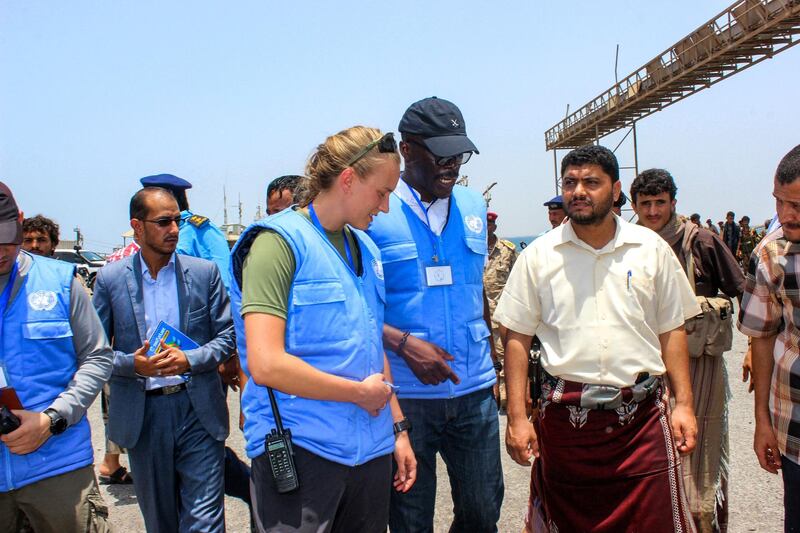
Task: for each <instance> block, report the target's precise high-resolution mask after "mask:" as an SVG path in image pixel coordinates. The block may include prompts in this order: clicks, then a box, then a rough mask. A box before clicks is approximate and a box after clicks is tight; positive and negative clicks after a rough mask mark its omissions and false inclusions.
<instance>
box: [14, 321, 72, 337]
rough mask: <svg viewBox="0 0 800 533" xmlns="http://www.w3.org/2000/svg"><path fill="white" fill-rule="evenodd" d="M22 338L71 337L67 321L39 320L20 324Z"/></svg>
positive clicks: (70, 329)
mask: <svg viewBox="0 0 800 533" xmlns="http://www.w3.org/2000/svg"><path fill="white" fill-rule="evenodd" d="M22 336H23V337H25V338H26V339H33V340H40V339H63V338H64V337H72V328H71V327H70V325H69V320H40V321H37V322H25V323H24V324H22Z"/></svg>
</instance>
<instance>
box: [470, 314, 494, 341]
mask: <svg viewBox="0 0 800 533" xmlns="http://www.w3.org/2000/svg"><path fill="white" fill-rule="evenodd" d="M467 327H468V328H469V334H470V336H471V337H472V340H473V341H474V342H480V341H481V340H482V339H485V338H486V337H488V336H489V335H491V332H490V331H489V328H488V327H486V322H485V321H484V320H483V319H480V320H473V321H472V322H470V323H468V324H467Z"/></svg>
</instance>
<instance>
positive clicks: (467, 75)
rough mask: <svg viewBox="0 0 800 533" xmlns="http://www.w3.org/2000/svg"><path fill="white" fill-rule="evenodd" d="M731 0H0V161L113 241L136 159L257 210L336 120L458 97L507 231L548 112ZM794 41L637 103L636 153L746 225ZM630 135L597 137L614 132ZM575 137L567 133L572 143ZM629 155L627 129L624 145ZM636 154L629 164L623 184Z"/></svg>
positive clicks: (475, 182)
mask: <svg viewBox="0 0 800 533" xmlns="http://www.w3.org/2000/svg"><path fill="white" fill-rule="evenodd" d="M728 5H729V2H727V1H712V0H709V1H706V2H694V1H689V0H675V1H673V2H669V3H668V5H666V4H665V3H655V2H637V1H632V0H631V1H625V0H622V1H616V2H592V1H567V0H564V1H559V2H542V1H537V2H533V1H530V0H519V1H514V0H511V1H507V2H477V1H468V0H462V1H451V0H439V1H435V2H433V1H430V0H428V1H417V0H407V1H405V2H349V1H337V2H325V1H321V0H319V1H296V2H266V1H263V0H262V1H255V0H240V1H237V2H222V1H216V2H212V1H203V0H192V1H183V0H173V1H169V2H164V1H163V0H156V1H151V0H136V1H132V0H115V1H114V2H108V1H104V0H94V1H88V0H71V1H70V2H55V1H41V0H4V2H3V5H2V8H0V124H1V125H2V127H0V180H2V181H5V182H6V183H7V184H8V185H9V186H10V187H11V189H12V190H13V192H14V194H15V196H16V199H17V202H18V203H19V205H20V207H21V209H23V211H25V213H26V215H28V216H32V215H34V214H36V213H42V214H44V215H45V216H48V217H51V218H53V219H55V220H56V221H57V222H58V223H59V224H60V225H61V238H62V239H72V238H74V232H73V228H75V227H80V228H81V231H82V232H83V234H84V238H85V244H84V246H85V247H86V248H87V249H93V250H98V251H110V250H111V249H112V248H113V247H115V246H119V245H121V244H122V238H121V237H120V235H121V233H123V232H125V231H126V230H128V229H129V223H128V203H129V200H130V197H131V195H132V194H133V193H134V192H135V191H136V190H137V189H138V188H139V181H138V180H139V178H140V177H142V176H146V175H150V174H158V173H171V174H175V175H177V176H180V177H183V178H185V179H187V180H189V181H190V182H192V183H193V185H194V188H193V189H191V190H190V191H189V201H190V203H191V207H192V210H193V211H194V212H196V213H199V214H202V215H205V216H208V217H210V218H211V219H212V220H213V221H214V222H216V223H217V224H222V222H223V203H224V202H223V197H222V192H223V187H225V189H226V190H227V194H228V213H229V221H230V222H236V221H237V218H238V212H237V211H238V210H237V207H236V203H237V201H238V198H239V197H241V201H242V204H243V212H244V216H243V222H244V223H245V224H247V223H249V222H251V221H252V220H253V216H254V214H255V212H256V207H257V204H258V203H260V204H261V206H262V209H263V208H264V192H265V189H266V186H267V184H268V183H269V181H270V180H271V179H273V178H275V177H277V176H280V175H283V174H294V173H302V172H303V168H304V165H305V162H306V160H307V158H308V156H309V155H310V154H311V153H312V151H313V150H314V148H315V147H316V145H317V144H319V143H320V142H322V141H323V140H324V139H325V137H326V136H328V135H331V134H333V133H335V132H337V131H339V130H342V129H344V128H347V127H349V126H352V125H356V124H363V125H368V126H374V127H378V128H381V129H382V130H384V131H396V129H397V124H398V122H399V120H400V117H401V116H402V114H403V112H404V111H405V109H406V108H407V107H408V106H409V105H410V104H411V103H413V102H415V101H417V100H419V99H422V98H425V97H428V96H434V95H435V96H439V97H441V98H446V99H448V100H451V101H452V102H455V103H456V104H457V105H458V106H459V107H460V108H461V110H462V112H463V114H464V119H465V122H466V127H467V133H468V135H469V137H470V139H472V140H473V141H474V142H475V144H476V145H477V147H478V148H479V150H480V155H477V156H475V157H473V158H472V159H471V160H470V161H469V163H468V164H466V165H464V166H463V167H462V168H461V173H462V175H468V176H469V178H470V179H469V181H470V186H471V187H474V188H475V189H477V190H479V191H483V189H484V188H485V187H486V186H487V185H488V184H489V183H491V182H495V181H496V182H498V185H497V186H496V187H495V188H494V189H493V190H492V203H491V209H492V210H493V211H496V212H497V213H498V214H499V215H500V216H499V219H498V225H499V229H498V232H499V233H500V235H501V236H519V235H531V234H536V233H539V232H540V231H542V230H544V229H546V228H547V227H548V224H547V214H546V208H544V207H543V206H542V203H543V202H544V201H546V200H548V199H549V198H551V197H552V196H553V195H554V194H555V189H554V168H553V154H552V152H547V151H546V150H545V145H544V132H545V130H547V129H548V128H550V127H551V126H553V125H554V124H556V123H557V122H558V121H559V120H561V119H562V118H563V117H564V114H565V111H566V108H567V105H569V106H570V109H571V110H573V111H574V110H576V109H578V108H579V107H580V106H582V105H583V104H585V103H587V102H588V101H589V100H591V99H592V98H594V97H595V96H597V95H598V94H600V93H601V92H603V91H605V90H606V89H607V88H609V87H610V86H611V85H612V84H613V83H614V55H615V48H616V46H617V45H619V47H620V53H619V67H618V72H619V77H620V79H622V78H623V77H624V76H626V75H627V74H629V73H630V72H632V71H633V70H634V69H637V68H638V67H640V66H641V65H643V64H645V63H646V62H648V61H649V60H650V59H652V58H653V57H655V56H656V55H658V54H660V53H661V52H662V51H663V50H665V49H666V48H667V47H668V46H670V45H672V44H674V43H675V42H676V41H678V40H679V39H680V38H682V37H683V36H685V35H686V34H688V33H690V32H691V31H692V30H694V29H695V28H696V27H698V26H699V25H700V24H702V23H704V22H705V21H706V20H707V19H709V18H711V17H713V16H715V15H717V13H719V12H720V11H722V10H723V9H725V8H726V7H727V6H728ZM798 82H800V46H797V47H794V48H791V49H789V50H787V51H785V52H782V53H780V54H778V55H776V56H775V57H774V58H772V59H769V60H767V61H764V62H762V63H761V64H759V65H756V66H754V67H752V68H751V69H748V70H746V71H744V72H742V73H740V74H737V75H735V76H733V77H732V78H730V79H727V80H724V81H722V82H720V83H719V84H717V85H715V86H713V87H711V88H710V89H707V90H704V91H702V92H700V93H698V94H696V95H693V96H691V97H689V98H688V99H686V100H684V101H682V102H679V103H677V104H675V105H673V106H671V107H669V108H667V109H665V110H663V111H661V112H659V113H656V114H654V115H651V116H650V117H647V118H645V119H643V120H642V121H640V122H639V124H638V126H637V133H638V145H639V168H640V169H645V168H650V167H661V168H666V169H668V170H670V171H671V172H672V174H673V176H675V179H676V182H677V185H678V210H679V211H680V212H682V213H687V214H689V213H693V212H698V213H700V214H701V216H702V218H703V220H705V219H706V218H707V217H711V218H713V219H714V220H722V219H723V218H724V214H725V212H726V211H728V210H733V211H735V212H736V214H737V219H738V217H739V216H741V215H745V214H747V215H749V216H750V217H751V219H752V220H753V224H754V225H755V224H756V223H758V222H760V221H762V220H763V219H764V218H767V217H769V216H771V214H772V213H773V211H774V201H773V200H772V197H771V191H772V176H773V175H774V172H775V168H776V166H777V164H778V161H779V160H780V158H781V157H782V156H783V155H784V154H785V153H786V152H788V151H789V150H790V149H791V148H792V147H793V146H795V145H796V144H797V143H798V142H800V136H798V135H797V122H798V118H800V117H798V107H797V87H798V85H800V83H798ZM620 138H621V134H615V135H612V136H609V137H608V138H605V139H603V140H602V141H601V143H602V144H605V145H607V146H609V147H611V148H613V147H614V146H616V144H617V142H618V141H619V139H620ZM564 154H565V152H559V159H560V157H562V156H563V155H564ZM617 156H618V158H619V160H620V164H621V165H622V166H629V165H632V164H633V148H632V145H631V143H630V137H629V138H628V140H627V141H626V142H625V143H623V144H622V145H621V146H620V148H619V149H618V150H617ZM633 177H634V176H633V173H632V172H631V171H623V173H622V180H623V188H624V189H625V190H628V188H629V186H630V182H631V180H632V179H633Z"/></svg>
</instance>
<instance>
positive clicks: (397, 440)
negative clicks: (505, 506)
mask: <svg viewBox="0 0 800 533" xmlns="http://www.w3.org/2000/svg"><path fill="white" fill-rule="evenodd" d="M306 174H307V176H308V185H307V186H308V188H309V194H308V200H307V205H305V206H304V207H294V208H293V209H286V210H284V211H282V212H280V213H278V214H275V215H273V216H271V217H268V218H266V219H264V220H261V221H259V222H256V223H255V224H253V225H252V226H251V227H250V228H248V229H247V230H246V231H245V232H244V233H243V234H242V236H241V238H240V239H239V242H238V243H237V245H236V247H235V248H234V250H233V253H232V256H231V269H232V274H233V283H232V285H233V286H232V288H231V300H232V303H233V305H234V316H235V318H236V331H237V338H238V343H239V353H240V356H241V357H242V363H243V367H244V369H245V372H246V373H247V374H248V377H250V378H251V379H250V381H249V382H248V383H247V385H246V387H245V390H244V394H243V397H242V409H243V411H244V414H245V420H246V422H245V428H244V431H245V438H246V440H247V454H248V455H249V456H250V457H251V458H252V460H253V466H252V481H251V492H252V495H253V507H254V514H255V518H256V524H257V526H258V529H259V531H262V532H266V531H275V530H278V529H280V530H283V528H287V527H288V528H296V529H302V530H304V531H330V532H351V531H359V532H376V533H377V532H379V531H380V532H383V531H386V526H387V522H388V516H389V499H390V494H391V491H392V487H394V490H398V491H401V492H405V491H407V490H408V489H410V488H411V486H412V485H413V483H414V481H415V479H416V459H415V457H414V453H413V451H412V450H411V445H410V441H409V439H408V434H407V431H408V424H407V421H406V420H405V419H404V418H403V414H402V412H401V410H400V405H399V404H398V402H397V399H396V397H395V396H394V394H393V385H392V378H391V373H390V370H389V364H388V362H387V360H386V355H385V354H384V351H383V343H382V339H381V337H382V329H383V309H384V304H385V298H386V296H385V288H384V282H383V268H382V265H381V260H380V253H379V251H378V249H377V247H376V246H375V245H374V244H373V242H372V240H371V239H370V238H369V237H368V236H367V235H366V234H365V233H364V232H363V230H366V229H367V227H368V226H369V224H370V222H371V221H372V219H373V217H375V216H376V215H377V214H378V213H379V212H386V211H388V208H389V194H390V193H391V192H392V190H394V188H395V186H396V185H397V181H398V178H399V175H400V158H399V154H398V152H397V144H396V143H395V140H394V138H393V136H392V134H386V135H383V134H382V133H381V132H380V131H379V130H376V129H372V128H366V127H363V126H355V127H352V128H349V129H347V130H344V131H341V132H339V133H337V134H336V135H332V136H331V137H328V138H327V139H326V140H325V142H324V143H322V144H320V145H319V146H318V147H317V150H316V152H315V153H314V154H313V155H312V156H311V158H310V159H309V162H308V165H307V166H306ZM267 387H271V388H272V389H273V390H274V393H275V397H276V405H277V408H278V411H279V413H280V418H281V419H282V422H283V426H284V427H285V428H286V429H287V430H290V431H291V442H292V447H293V450H294V455H293V459H294V463H295V469H296V472H297V476H296V478H297V480H298V481H299V487H298V488H296V489H294V490H292V491H290V492H281V490H280V489H281V487H282V485H281V484H279V483H278V482H276V477H275V476H274V474H273V470H272V465H271V463H270V454H269V453H267V452H266V450H265V440H266V439H265V437H266V436H267V434H268V433H270V432H271V431H272V430H273V429H274V428H276V420H275V416H274V414H273V411H272V408H271V406H270V401H269V396H268V390H267ZM270 448H271V449H273V447H272V440H270ZM279 448H280V446H279V445H276V447H275V449H276V451H275V453H278V449H279ZM392 453H394V459H395V461H396V464H397V468H396V473H395V475H394V477H392ZM278 479H280V477H279V478H278ZM289 485H291V484H289Z"/></svg>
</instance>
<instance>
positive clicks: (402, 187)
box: [394, 174, 450, 209]
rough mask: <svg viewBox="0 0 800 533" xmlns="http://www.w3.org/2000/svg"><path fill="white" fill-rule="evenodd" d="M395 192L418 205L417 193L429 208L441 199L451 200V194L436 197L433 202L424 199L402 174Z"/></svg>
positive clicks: (411, 204) (409, 202) (445, 202)
mask: <svg viewBox="0 0 800 533" xmlns="http://www.w3.org/2000/svg"><path fill="white" fill-rule="evenodd" d="M394 193H395V194H396V195H397V197H398V198H400V199H401V200H403V201H404V202H405V203H407V204H408V205H410V206H415V205H417V201H416V200H415V199H414V195H415V194H416V195H417V196H418V197H419V199H420V202H421V203H422V204H426V205H427V208H428V209H430V208H431V207H433V204H435V203H436V202H438V201H439V200H441V201H442V203H444V204H447V202H449V201H450V197H449V196H448V197H447V198H434V199H433V201H432V202H425V201H423V200H422V195H421V194H420V192H419V191H418V190H417V189H415V188H413V187H412V186H411V185H409V184H408V182H406V180H404V179H403V175H402V174H400V181H399V182H398V183H397V187H395V189H394Z"/></svg>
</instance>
